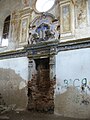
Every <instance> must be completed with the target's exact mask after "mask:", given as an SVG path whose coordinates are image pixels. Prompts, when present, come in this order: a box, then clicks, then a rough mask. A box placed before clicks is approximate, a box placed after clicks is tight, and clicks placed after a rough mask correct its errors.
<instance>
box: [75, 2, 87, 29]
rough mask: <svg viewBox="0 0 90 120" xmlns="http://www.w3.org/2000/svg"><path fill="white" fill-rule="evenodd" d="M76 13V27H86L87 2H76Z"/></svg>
mask: <svg viewBox="0 0 90 120" xmlns="http://www.w3.org/2000/svg"><path fill="white" fill-rule="evenodd" d="M75 12H76V22H77V23H76V25H77V26H78V27H83V26H86V23H87V3H86V0H76V3H75Z"/></svg>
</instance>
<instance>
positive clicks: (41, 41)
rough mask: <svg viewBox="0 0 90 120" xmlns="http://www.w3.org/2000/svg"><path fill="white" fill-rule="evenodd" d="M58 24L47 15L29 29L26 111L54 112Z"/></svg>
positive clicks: (33, 23) (37, 20) (42, 16)
mask: <svg viewBox="0 0 90 120" xmlns="http://www.w3.org/2000/svg"><path fill="white" fill-rule="evenodd" d="M59 27H60V26H59V21H58V20H57V19H55V18H54V17H53V16H52V15H51V14H47V15H46V14H42V15H41V16H39V17H38V18H36V19H35V20H34V21H33V22H32V23H31V24H30V28H29V40H28V44H29V45H28V46H27V49H28V50H29V49H30V51H29V52H28V58H29V66H28V67H29V81H28V109H29V110H35V111H41V112H54V88H55V83H56V75H55V55H56V54H57V45H58V41H59V37H60V33H59Z"/></svg>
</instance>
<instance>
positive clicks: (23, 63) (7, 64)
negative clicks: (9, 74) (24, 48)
mask: <svg viewBox="0 0 90 120" xmlns="http://www.w3.org/2000/svg"><path fill="white" fill-rule="evenodd" d="M0 68H3V69H9V68H10V69H12V70H14V71H15V73H16V74H19V75H20V77H22V79H24V80H28V58H27V57H19V58H11V59H3V60H0Z"/></svg>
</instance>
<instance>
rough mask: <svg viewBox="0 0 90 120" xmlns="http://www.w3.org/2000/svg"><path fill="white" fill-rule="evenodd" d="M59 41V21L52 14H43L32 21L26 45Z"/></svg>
mask: <svg viewBox="0 0 90 120" xmlns="http://www.w3.org/2000/svg"><path fill="white" fill-rule="evenodd" d="M59 39H60V25H59V20H58V19H56V18H55V17H54V16H53V15H52V14H49V13H43V14H42V15H41V16H38V17H37V18H35V19H34V20H33V22H32V23H31V24H30V26H29V39H28V44H36V43H40V42H45V41H53V40H59Z"/></svg>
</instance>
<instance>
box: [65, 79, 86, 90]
mask: <svg viewBox="0 0 90 120" xmlns="http://www.w3.org/2000/svg"><path fill="white" fill-rule="evenodd" d="M70 85H72V86H74V87H81V86H85V87H86V86H87V78H83V79H82V80H80V79H75V80H72V79H69V80H67V79H65V80H64V87H65V88H68V87H69V86H70Z"/></svg>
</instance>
